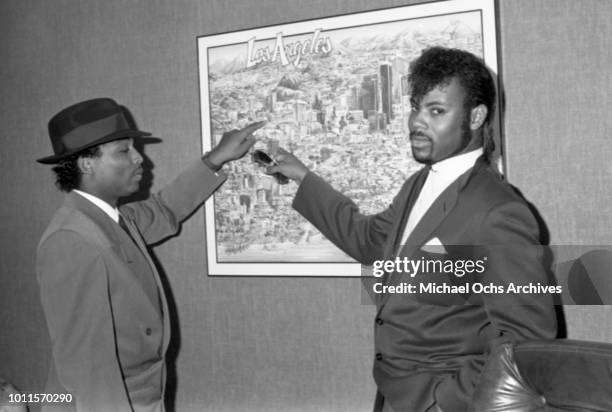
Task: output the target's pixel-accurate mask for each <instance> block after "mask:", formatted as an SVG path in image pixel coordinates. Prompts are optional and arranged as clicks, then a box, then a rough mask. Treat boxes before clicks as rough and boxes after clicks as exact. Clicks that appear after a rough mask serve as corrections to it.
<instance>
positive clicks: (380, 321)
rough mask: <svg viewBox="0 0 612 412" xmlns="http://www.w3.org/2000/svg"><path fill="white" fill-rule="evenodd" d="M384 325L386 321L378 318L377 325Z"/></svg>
mask: <svg viewBox="0 0 612 412" xmlns="http://www.w3.org/2000/svg"><path fill="white" fill-rule="evenodd" d="M383 323H385V321H384V320H382V319H381V318H376V324H377V325H382V324H383Z"/></svg>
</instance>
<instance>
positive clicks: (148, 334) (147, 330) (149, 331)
mask: <svg viewBox="0 0 612 412" xmlns="http://www.w3.org/2000/svg"><path fill="white" fill-rule="evenodd" d="M145 333H146V334H147V336H151V334H152V333H153V330H152V329H151V328H146V329H145Z"/></svg>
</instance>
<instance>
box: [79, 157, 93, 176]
mask: <svg viewBox="0 0 612 412" xmlns="http://www.w3.org/2000/svg"><path fill="white" fill-rule="evenodd" d="M91 160H92V158H91V157H79V158H78V159H77V165H78V167H79V171H80V172H81V174H83V175H90V174H92V171H93V168H92V166H93V165H92V162H91Z"/></svg>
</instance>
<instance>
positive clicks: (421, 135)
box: [409, 131, 429, 140]
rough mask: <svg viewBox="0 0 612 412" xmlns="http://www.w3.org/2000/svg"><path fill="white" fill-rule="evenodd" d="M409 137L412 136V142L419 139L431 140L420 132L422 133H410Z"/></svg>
mask: <svg viewBox="0 0 612 412" xmlns="http://www.w3.org/2000/svg"><path fill="white" fill-rule="evenodd" d="M409 136H410V140H413V139H418V138H421V139H429V136H427V135H426V134H425V133H423V132H420V131H414V132H410V135H409Z"/></svg>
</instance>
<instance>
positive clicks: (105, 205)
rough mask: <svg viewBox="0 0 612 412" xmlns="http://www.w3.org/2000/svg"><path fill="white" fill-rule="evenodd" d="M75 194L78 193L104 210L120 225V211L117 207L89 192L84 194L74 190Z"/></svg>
mask: <svg viewBox="0 0 612 412" xmlns="http://www.w3.org/2000/svg"><path fill="white" fill-rule="evenodd" d="M73 192H75V193H78V194H79V195H81V196H83V197H84V198H85V199H87V200H89V201H90V202H91V203H93V204H94V205H96V206H98V207H99V208H100V209H102V211H103V212H104V213H106V214H107V215H108V216H109V217H110V218H111V219H113V220H114V221H115V223H119V209H117V208H116V207H112V206H111V205H109V204H108V203H106V202H105V201H104V200H102V199H100V198H99V197H97V196H94V195H92V194H90V193H87V192H83V191H82V190H78V189H73Z"/></svg>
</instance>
